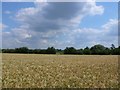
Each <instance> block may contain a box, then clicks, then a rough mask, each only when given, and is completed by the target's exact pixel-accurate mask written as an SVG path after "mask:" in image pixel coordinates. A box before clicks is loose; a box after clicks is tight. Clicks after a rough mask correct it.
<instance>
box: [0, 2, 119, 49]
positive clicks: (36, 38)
mask: <svg viewBox="0 0 120 90" xmlns="http://www.w3.org/2000/svg"><path fill="white" fill-rule="evenodd" d="M117 19H118V3H117V2H97V3H96V2H93V3H89V2H85V3H83V2H80V3H36V2H35V3H33V2H3V3H2V24H1V25H2V27H3V28H2V29H3V30H2V37H3V42H2V46H3V48H16V47H22V46H27V47H29V48H47V47H49V46H54V47H55V48H62V49H64V48H65V47H71V46H72V47H75V48H84V47H86V46H93V45H95V44H102V45H105V46H108V47H110V45H111V44H115V45H116V46H117V44H118V39H117V37H118V30H117Z"/></svg>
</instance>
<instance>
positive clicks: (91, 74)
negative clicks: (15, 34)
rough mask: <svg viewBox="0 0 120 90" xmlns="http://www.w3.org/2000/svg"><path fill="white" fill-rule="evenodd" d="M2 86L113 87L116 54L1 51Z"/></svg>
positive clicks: (116, 85) (116, 67)
mask: <svg viewBox="0 0 120 90" xmlns="http://www.w3.org/2000/svg"><path fill="white" fill-rule="evenodd" d="M2 59H3V61H2V62H3V63H2V64H3V65H2V66H3V68H2V87H4V88H12V87H14V88H21V87H22V88H28V87H29V88H60V87H62V88H112V87H113V88H117V87H118V56H117V55H116V56H113V55H102V56H101V55H95V56H94V55H37V54H3V55H2Z"/></svg>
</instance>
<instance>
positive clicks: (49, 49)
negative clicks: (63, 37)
mask: <svg viewBox="0 0 120 90" xmlns="http://www.w3.org/2000/svg"><path fill="white" fill-rule="evenodd" d="M46 53H47V54H56V50H55V48H54V47H48V48H47V50H46Z"/></svg>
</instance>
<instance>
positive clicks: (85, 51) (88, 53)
mask: <svg viewBox="0 0 120 90" xmlns="http://www.w3.org/2000/svg"><path fill="white" fill-rule="evenodd" d="M83 54H86V55H90V54H91V51H90V49H89V47H86V48H84V50H83Z"/></svg>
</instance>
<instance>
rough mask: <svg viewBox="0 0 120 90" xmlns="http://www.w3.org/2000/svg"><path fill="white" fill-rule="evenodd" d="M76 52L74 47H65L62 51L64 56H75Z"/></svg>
mask: <svg viewBox="0 0 120 90" xmlns="http://www.w3.org/2000/svg"><path fill="white" fill-rule="evenodd" d="M76 53H77V51H76V49H75V48H74V47H66V49H65V50H64V54H76Z"/></svg>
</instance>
